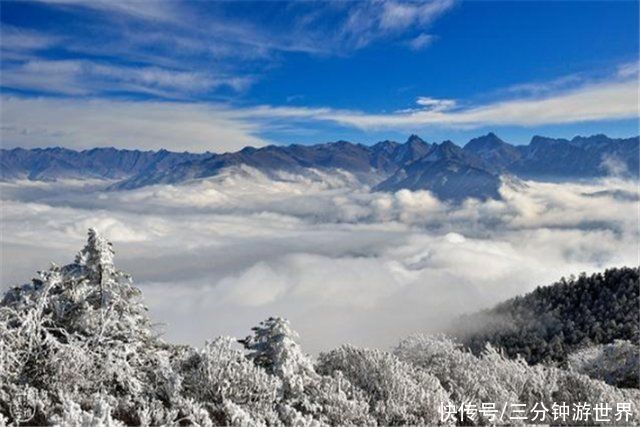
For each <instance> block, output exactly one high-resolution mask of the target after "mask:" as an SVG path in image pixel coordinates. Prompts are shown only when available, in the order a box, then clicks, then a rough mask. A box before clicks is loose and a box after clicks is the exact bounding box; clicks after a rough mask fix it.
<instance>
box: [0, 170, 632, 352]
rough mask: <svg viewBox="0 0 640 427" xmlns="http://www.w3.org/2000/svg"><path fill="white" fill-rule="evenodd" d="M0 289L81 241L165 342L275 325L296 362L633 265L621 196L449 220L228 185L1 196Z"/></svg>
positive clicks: (471, 204) (545, 188)
mask: <svg viewBox="0 0 640 427" xmlns="http://www.w3.org/2000/svg"><path fill="white" fill-rule="evenodd" d="M1 190H2V191H1V192H0V193H1V194H2V199H3V200H2V204H3V221H2V223H1V224H0V226H1V227H2V228H1V230H0V231H1V235H2V250H3V257H2V259H1V260H0V263H1V264H0V272H1V274H2V283H3V285H4V286H7V285H8V284H10V283H16V282H23V281H26V280H27V279H28V278H29V277H30V276H31V274H32V273H33V272H34V271H35V270H37V269H40V268H44V267H46V265H47V263H48V262H49V261H51V260H54V261H56V262H58V263H65V262H67V261H69V260H71V259H72V258H73V254H74V253H75V251H76V250H77V249H78V248H79V247H80V246H81V245H82V241H83V238H84V233H85V232H86V230H85V228H87V227H89V226H96V227H98V228H99V229H100V230H101V231H102V232H104V233H105V234H106V235H107V236H108V237H109V238H111V239H112V240H113V241H114V244H115V248H116V251H117V257H116V261H117V264H118V266H120V267H121V268H122V269H124V270H125V271H128V272H129V273H132V274H133V276H134V279H135V280H136V282H137V283H138V284H139V285H140V286H141V287H142V288H143V292H144V296H145V299H146V300H147V302H148V303H149V305H150V307H151V314H152V316H153V317H154V318H155V319H156V320H158V321H162V322H166V324H167V326H166V330H167V334H168V335H167V337H168V338H169V339H171V340H173V341H180V342H190V343H194V344H198V345H200V344H202V343H203V341H204V340H205V339H209V338H211V337H214V336H217V335H221V334H232V335H235V336H243V335H245V334H246V333H247V332H248V330H249V328H250V327H251V326H253V325H254V324H255V323H257V322H258V321H259V320H261V319H263V318H265V317H267V316H270V315H283V316H286V317H289V318H290V319H291V320H292V321H293V324H294V325H295V327H296V328H297V329H298V330H300V331H301V332H302V337H303V340H304V341H303V344H304V345H305V347H306V349H308V350H309V351H312V352H315V351H318V350H320V349H326V348H329V347H333V346H335V345H338V344H340V343H343V342H347V341H349V342H354V343H356V344H360V345H369V346H379V347H385V346H387V345H391V344H393V343H395V342H396V341H397V337H398V336H401V335H406V334H410V333H413V332H416V331H430V330H431V331H432V330H437V329H438V328H440V327H442V326H443V324H445V323H446V322H447V321H448V320H449V319H451V318H452V317H453V316H455V315H457V314H459V313H462V312H469V311H473V310H476V309H479V308H483V307H486V306H489V305H492V304H494V303H496V302H498V301H501V300H503V299H505V298H508V297H510V296H513V295H516V294H518V293H522V292H525V291H529V290H532V289H534V288H535V287H536V286H538V285H544V284H549V283H551V282H553V281H554V280H557V279H558V278H560V277H561V276H563V275H568V274H572V273H574V274H575V273H578V272H581V271H596V270H602V269H604V268H606V267H608V266H614V265H618V266H619V265H637V263H638V259H637V253H638V249H639V248H638V241H639V240H638V238H639V236H638V230H637V217H636V215H635V213H634V212H636V210H637V203H638V191H637V185H636V183H634V182H625V181H619V180H609V181H598V182H593V183H579V184H578V183H564V184H558V183H535V182H527V185H526V186H524V187H521V188H518V189H515V188H511V187H503V188H502V190H501V191H502V193H503V197H504V200H502V201H487V202H479V201H473V200H469V201H467V202H466V203H465V204H463V205H462V206H458V207H455V206H450V205H448V204H445V203H442V202H440V201H438V200H437V199H435V198H434V197H433V196H432V195H431V194H429V193H428V192H411V191H407V190H403V191H400V192H398V193H395V194H386V193H369V192H368V191H366V189H363V188H361V187H359V186H357V185H355V183H354V181H353V180H351V178H350V177H349V175H348V174H345V175H341V176H333V175H326V174H322V173H319V172H318V174H317V175H313V174H312V175H309V176H304V177H303V176H295V175H287V176H286V177H283V180H278V181H273V180H271V179H269V178H268V177H266V176H265V175H263V174H261V173H260V172H257V171H254V170H251V169H246V168H245V169H244V170H242V171H240V172H238V171H235V172H234V171H228V173H226V174H223V175H222V176H218V177H214V178H211V179H207V180H202V181H195V182H192V183H190V184H188V185H181V186H156V187H148V188H142V189H139V190H134V191H128V192H97V193H96V192H95V190H88V189H83V188H82V187H80V186H78V184H77V183H76V184H74V185H73V186H72V187H67V184H62V183H37V184H34V183H17V184H9V183H4V184H2V187H1Z"/></svg>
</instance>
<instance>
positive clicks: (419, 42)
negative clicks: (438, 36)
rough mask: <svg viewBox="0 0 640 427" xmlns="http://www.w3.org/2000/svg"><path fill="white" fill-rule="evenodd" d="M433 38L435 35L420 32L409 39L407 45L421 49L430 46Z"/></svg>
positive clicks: (414, 48)
mask: <svg viewBox="0 0 640 427" xmlns="http://www.w3.org/2000/svg"><path fill="white" fill-rule="evenodd" d="M434 40H435V36H432V35H431V34H426V33H422V34H419V35H418V36H416V37H415V38H413V39H411V40H410V41H409V46H410V47H411V49H413V50H421V49H424V48H426V47H428V46H431V44H432V43H433V42H434Z"/></svg>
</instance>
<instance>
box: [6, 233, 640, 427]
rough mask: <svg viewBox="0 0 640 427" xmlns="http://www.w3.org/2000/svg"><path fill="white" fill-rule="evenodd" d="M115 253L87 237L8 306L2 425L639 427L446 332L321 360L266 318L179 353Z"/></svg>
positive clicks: (584, 380)
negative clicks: (584, 414)
mask: <svg viewBox="0 0 640 427" xmlns="http://www.w3.org/2000/svg"><path fill="white" fill-rule="evenodd" d="M113 255H114V253H113V250H112V247H111V244H110V243H109V242H107V241H106V240H105V239H103V238H102V237H100V236H99V235H98V234H97V233H96V232H94V231H90V234H89V241H88V243H87V245H86V247H85V248H84V249H83V250H82V251H81V252H80V253H79V254H78V256H77V257H76V259H75V261H74V262H73V263H71V264H69V265H67V266H64V267H58V266H55V265H54V266H52V267H51V268H50V269H49V270H47V271H43V272H41V273H40V274H39V276H38V278H36V279H34V280H33V282H32V283H31V284H27V285H24V286H21V287H17V288H14V289H12V290H10V291H9V292H8V293H7V294H6V295H5V296H4V298H3V300H2V302H1V303H0V426H1V425H5V424H10V425H17V424H18V423H20V424H21V425H22V424H24V423H28V424H30V425H50V424H56V425H110V426H120V425H192V424H195V425H354V424H358V425H365V424H366V425H435V424H447V425H455V424H463V425H486V424H492V425H496V424H513V419H514V418H513V417H515V416H516V415H517V416H518V417H520V418H517V419H519V420H520V421H519V422H523V421H524V422H538V423H539V422H541V421H542V422H545V423H546V422H551V421H554V420H555V421H557V422H558V423H560V422H562V424H602V423H604V424H606V423H618V424H619V423H624V424H630V423H637V421H638V418H637V417H638V403H639V398H640V394H639V393H638V391H637V390H624V389H619V388H616V387H613V386H610V385H607V384H605V383H604V382H602V381H598V380H594V379H591V378H589V377H588V376H586V375H582V374H579V373H575V372H570V371H565V370H562V369H558V368H553V367H546V366H543V365H537V366H529V365H527V364H526V362H524V361H523V360H522V359H519V360H510V359H507V358H505V357H504V356H502V355H501V354H500V353H499V352H497V351H495V350H494V349H493V348H492V347H491V346H488V347H486V348H485V350H484V351H483V352H482V354H481V355H478V356H476V355H473V354H471V353H470V352H467V351H464V350H463V349H462V348H461V347H460V346H459V345H458V344H455V343H454V342H453V341H451V340H450V339H448V338H446V337H444V336H438V337H433V336H415V337H411V338H408V339H405V340H403V341H402V342H401V343H400V344H399V346H398V347H397V348H396V349H395V350H394V351H393V352H385V351H381V350H370V349H364V348H356V347H353V346H349V345H345V346H342V347H340V348H338V349H335V350H331V351H329V352H326V353H323V354H321V355H320V356H319V358H318V359H317V360H313V359H312V358H310V357H309V356H307V355H306V354H305V353H304V352H303V351H302V349H301V348H300V346H299V344H298V343H297V341H296V334H295V332H293V330H292V329H291V327H290V325H289V323H288V322H287V321H286V320H284V319H281V318H269V319H267V320H266V321H264V322H262V323H261V324H260V325H259V326H257V327H256V328H254V330H253V333H252V334H251V335H249V336H248V337H247V338H245V339H243V340H240V341H237V340H235V339H232V338H224V337H221V338H217V339H215V340H213V341H212V342H209V343H206V345H204V347H203V348H193V347H190V346H181V345H172V344H169V343H166V342H164V341H163V340H161V339H160V338H159V337H158V336H157V334H156V333H155V332H154V330H153V329H152V327H151V322H150V321H149V317H148V314H147V309H146V307H145V306H144V304H143V302H142V299H141V293H140V291H139V290H138V289H137V288H136V287H135V286H134V285H133V283H132V280H131V278H130V277H129V276H128V275H126V274H125V273H122V272H120V271H118V270H117V269H116V268H115V267H114V264H113ZM632 272H633V271H628V272H627V273H625V274H629V275H631V273H632ZM619 273H620V274H622V273H621V272H619ZM609 274H612V273H609ZM621 277H626V276H621ZM636 278H637V271H636ZM625 280H626V279H625ZM240 344H241V345H240ZM558 402H561V403H562V405H566V406H563V407H566V408H567V411H569V410H571V411H574V410H575V408H577V407H580V406H579V405H583V404H585V403H586V404H589V405H600V407H604V406H603V405H606V407H608V408H609V411H608V412H606V413H604V412H602V411H600V412H594V413H596V414H598V415H596V416H600V417H602V418H600V419H593V418H575V419H574V418H571V417H569V415H568V414H569V412H566V413H565V414H564V415H559V414H561V413H560V412H558V409H557V408H559V407H560V406H559V403H558ZM481 403H483V404H489V405H493V408H494V409H493V410H492V409H490V408H487V407H485V406H482V408H483V409H482V410H480V409H478V408H481V406H480V404H481ZM463 404H464V405H466V406H464V408H466V410H464V409H462V410H460V411H458V409H457V408H462V406H461V405H463ZM470 404H473V405H475V406H473V408H475V409H473V408H472V407H470V406H468V405H470ZM515 404H522V406H514V405H515ZM443 408H447V409H446V411H445V410H444V409H443ZM452 408H453V409H452ZM495 408H498V409H495ZM535 408H538V411H536V410H535ZM541 408H546V411H547V412H545V416H546V418H542V419H541V418H540V416H541V415H540V411H541ZM554 408H555V409H554ZM485 409H486V410H485ZM553 414H555V415H553ZM545 420H546V421H545Z"/></svg>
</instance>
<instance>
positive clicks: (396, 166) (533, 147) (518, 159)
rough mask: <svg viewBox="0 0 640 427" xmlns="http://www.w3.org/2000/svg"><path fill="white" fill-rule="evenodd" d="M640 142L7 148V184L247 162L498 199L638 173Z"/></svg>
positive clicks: (147, 174)
mask: <svg viewBox="0 0 640 427" xmlns="http://www.w3.org/2000/svg"><path fill="white" fill-rule="evenodd" d="M639 143H640V139H639V137H632V138H609V137H607V136H606V135H601V134H599V135H593V136H589V137H581V136H577V137H575V138H573V139H571V140H568V139H557V138H547V137H542V136H534V137H533V138H532V140H531V142H530V143H529V144H527V145H512V144H509V143H507V142H505V141H503V140H502V139H500V138H499V137H498V136H497V135H495V134H494V133H488V134H487V135H484V136H480V137H478V138H474V139H472V140H471V141H469V142H468V143H467V144H466V145H464V147H460V146H458V145H456V144H454V143H453V142H451V141H444V142H442V143H439V144H438V143H428V142H426V141H424V140H423V139H421V138H420V137H419V136H417V135H411V136H410V137H409V138H408V139H407V141H406V142H404V143H398V142H395V141H389V140H386V141H381V142H378V143H377V144H374V145H370V146H369V145H363V144H355V143H351V142H348V141H337V142H331V143H325V144H316V145H298V144H294V145H289V146H276V145H270V146H266V147H262V148H253V147H246V148H243V149H242V150H240V151H237V152H232V153H222V154H215V153H210V152H206V153H188V152H183V153H177V152H170V151H167V150H160V151H139V150H119V149H115V148H94V149H91V150H84V151H74V150H70V149H65V148H60V147H55V148H44V149H43V148H36V149H23V148H14V149H2V150H0V179H2V180H14V179H30V180H57V179H63V178H74V179H88V178H95V179H108V180H115V181H116V182H115V183H114V184H112V185H111V188H113V189H120V190H123V189H134V188H139V187H143V186H147V185H153V184H177V183H181V182H185V181H188V180H191V179H198V178H206V177H211V176H215V175H217V174H218V173H219V172H220V171H221V170H223V169H226V168H230V167H237V166H241V165H246V166H250V167H253V168H256V169H258V170H261V171H263V172H265V173H270V172H274V171H288V172H301V173H303V172H304V171H305V170H308V169H309V168H314V169H322V170H337V169H341V170H345V171H347V172H350V173H352V174H354V175H355V176H356V177H357V178H358V179H360V180H361V181H362V182H363V183H366V184H367V185H371V186H372V188H373V190H375V191H397V190H400V189H403V188H407V189H410V190H419V189H425V190H430V191H431V192H433V193H434V194H435V195H437V196H438V197H440V198H442V199H448V200H462V199H464V198H467V197H476V198H480V199H486V198H499V192H498V188H499V187H500V185H501V177H503V176H505V175H506V176H511V177H520V178H525V179H541V180H567V179H572V180H574V179H587V178H594V177H599V176H606V175H609V174H623V175H628V176H632V177H637V176H638V171H639V156H640V154H639V150H638V148H639V145H640V144H639Z"/></svg>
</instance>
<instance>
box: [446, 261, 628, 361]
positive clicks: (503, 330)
mask: <svg viewBox="0 0 640 427" xmlns="http://www.w3.org/2000/svg"><path fill="white" fill-rule="evenodd" d="M639 289H640V282H639V280H638V268H626V267H625V268H613V269H609V270H606V271H605V272H604V273H597V274H593V275H591V276H586V275H584V274H583V275H580V276H579V277H577V278H573V277H572V278H569V279H564V278H563V279H561V280H560V281H559V282H557V283H554V284H553V285H551V286H544V287H539V288H538V289H536V290H535V291H533V292H531V293H530V294H527V295H525V296H522V297H516V298H514V299H512V300H509V301H506V302H503V303H501V304H499V305H497V306H496V307H494V308H492V309H490V310H486V311H483V312H480V313H477V314H473V315H470V316H466V317H463V318H462V319H461V320H460V321H459V322H458V324H457V325H456V330H457V334H458V335H460V336H461V338H462V340H463V342H464V343H465V344H466V345H468V346H469V347H470V348H471V349H472V350H473V351H474V352H476V353H478V352H481V351H482V349H484V346H485V344H486V343H491V344H492V345H494V346H496V347H499V348H501V349H504V351H505V352H506V354H507V355H509V356H511V357H515V356H517V355H520V356H522V357H524V358H525V359H526V360H527V361H528V362H529V363H538V362H560V363H564V362H566V360H567V356H568V355H569V354H570V353H572V352H574V351H576V350H579V349H584V348H587V347H589V346H594V345H599V344H609V343H612V342H613V341H615V340H629V341H631V342H632V343H634V345H635V347H636V351H637V349H638V347H637V346H638V342H639V337H640V332H639V325H640V324H639V316H640V314H639V310H638V303H639V299H638V298H639V296H638V294H639Z"/></svg>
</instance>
